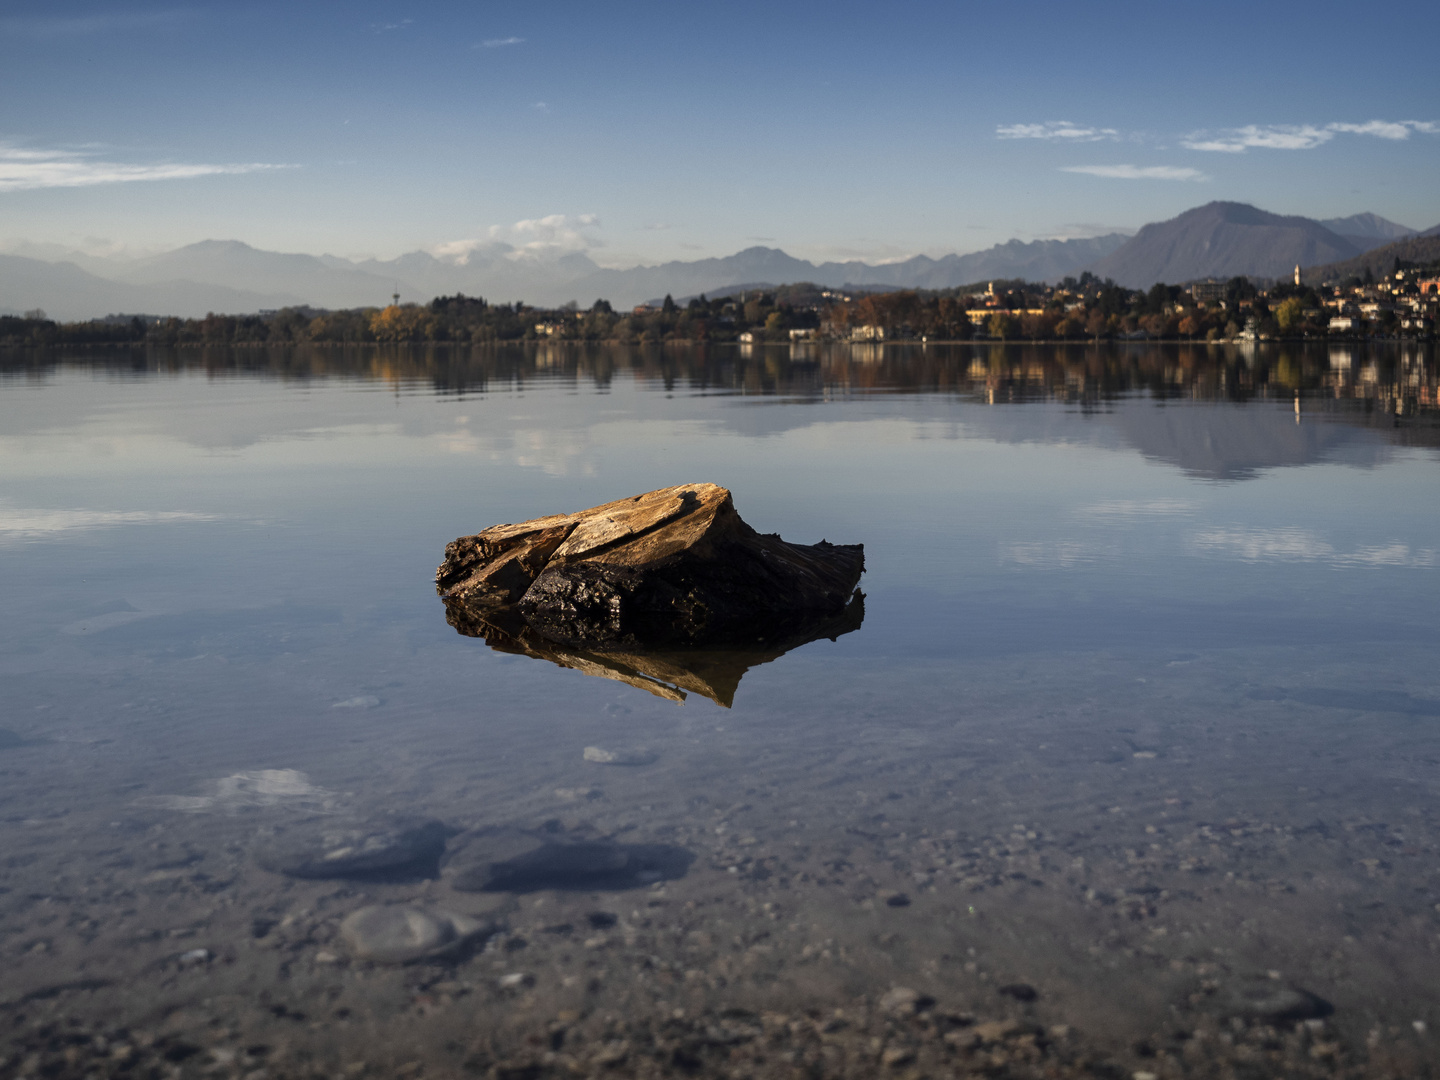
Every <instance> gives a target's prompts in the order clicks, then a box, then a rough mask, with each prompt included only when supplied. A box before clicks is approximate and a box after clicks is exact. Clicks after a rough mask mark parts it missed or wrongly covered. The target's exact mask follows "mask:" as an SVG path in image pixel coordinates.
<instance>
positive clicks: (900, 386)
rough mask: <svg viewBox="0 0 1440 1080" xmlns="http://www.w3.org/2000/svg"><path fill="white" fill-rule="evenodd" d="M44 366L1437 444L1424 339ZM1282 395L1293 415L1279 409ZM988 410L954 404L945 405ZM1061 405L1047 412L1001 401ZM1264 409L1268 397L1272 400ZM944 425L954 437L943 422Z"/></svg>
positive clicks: (1197, 451)
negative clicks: (877, 406)
mask: <svg viewBox="0 0 1440 1080" xmlns="http://www.w3.org/2000/svg"><path fill="white" fill-rule="evenodd" d="M61 366H65V367H77V366H78V367H84V368H89V369H103V370H105V371H107V372H115V371H120V372H124V373H126V374H129V375H132V376H134V375H139V376H143V375H146V374H162V373H163V374H169V373H176V372H182V371H189V370H194V371H203V372H205V373H206V374H208V375H211V376H223V375H241V376H249V377H253V378H274V379H279V380H283V381H287V382H289V381H308V380H315V379H326V378H337V379H339V378H344V379H362V380H369V381H375V382H383V383H385V384H386V385H388V386H391V387H394V388H395V389H397V390H399V389H400V388H402V387H406V388H410V389H412V390H416V391H423V390H426V389H428V390H431V391H433V392H436V393H441V394H470V393H480V392H485V391H496V390H501V391H503V390H509V389H512V388H519V387H523V386H527V385H536V384H539V385H544V384H545V383H546V382H556V383H577V382H578V383H584V382H586V381H588V382H589V383H590V384H591V385H593V386H595V387H597V388H606V387H608V386H610V385H611V383H612V382H614V381H615V380H617V379H629V380H633V382H634V383H635V384H636V385H637V386H639V387H640V388H642V389H654V390H657V391H664V392H671V391H674V390H676V389H680V390H682V391H688V392H691V393H705V394H716V393H719V394H724V393H730V394H734V395H738V396H741V397H743V398H745V399H746V400H749V399H752V398H753V399H756V400H762V401H763V400H777V401H784V402H786V403H789V404H802V403H817V404H818V403H821V402H826V401H834V400H835V399H837V398H849V399H852V400H853V399H854V398H856V397H861V396H876V397H879V396H888V395H897V394H917V395H925V397H926V400H925V401H924V402H923V403H922V402H916V403H914V404H912V405H909V406H907V408H906V415H907V417H908V418H910V419H915V420H917V421H924V420H942V421H946V422H950V423H952V424H953V423H954V422H955V421H957V420H959V421H963V425H964V429H965V432H966V433H967V434H970V435H975V436H979V437H984V438H993V439H995V440H997V441H1001V442H1011V441H1037V442H1042V443H1044V442H1052V441H1056V440H1059V439H1063V440H1065V441H1074V440H1075V439H1076V438H1077V437H1079V438H1081V439H1084V440H1090V441H1094V442H1097V443H1103V444H1106V445H1117V446H1118V445H1129V446H1132V447H1134V448H1136V449H1138V450H1140V452H1141V453H1143V454H1145V455H1146V456H1148V457H1151V458H1154V459H1156V460H1159V461H1164V462H1168V463H1171V464H1174V465H1177V466H1178V467H1180V468H1182V469H1184V470H1185V471H1187V472H1190V473H1192V474H1193V475H1197V476H1203V477H1209V478H1212V479H1243V478H1246V477H1248V476H1252V475H1254V474H1255V473H1256V472H1257V471H1259V470H1261V469H1265V468H1271V467H1277V466H1286V465H1302V464H1310V463H1313V462H1317V461H1347V462H1350V463H1353V464H1357V465H1369V464H1375V463H1378V462H1380V461H1382V460H1384V458H1385V456H1386V454H1387V453H1388V447H1390V446H1394V445H1400V446H1427V447H1435V446H1440V410H1437V407H1436V402H1437V400H1440V371H1437V365H1436V362H1435V352H1434V347H1433V346H1430V345H1424V346H1422V345H1416V344H1412V343H1401V342H1371V343H1363V344H1344V345H1338V344H1337V345H1325V344H1313V345H1291V344H1285V345H1264V344H1261V345H1254V344H1251V345H1223V346H1220V345H1204V344H1200V345H1186V344H1178V343H1159V344H1149V343H1099V344H1096V343H1088V344H1071V345H1047V344H1009V343H1005V344H1001V343H994V344H976V343H972V344H961V345H927V346H921V345H918V344H892V345H883V346H877V345H864V346H855V345H847V344H838V343H837V344H828V343H821V344H811V343H805V344H803V345H797V346H794V347H790V346H783V345H779V346H755V347H750V346H741V347H736V346H731V345H708V346H707V345H695V344H671V345H665V346H659V345H656V346H625V345H610V344H583V343H530V344H518V343H517V344H505V345H497V346H446V345H424V346H384V347H381V346H359V347H354V348H340V349H335V348H315V347H311V346H292V347H273V348H260V349H256V348H245V349H235V348H229V347H224V348H212V349H206V348H196V349H181V350H174V349H170V350H166V349H138V350H134V351H128V352H127V351H118V350H107V351H105V352H95V353H90V354H85V353H82V352H78V351H77V352H72V353H65V352H45V351H29V352H13V353H8V354H4V355H0V376H3V374H4V373H5V372H7V371H8V372H24V373H25V374H27V375H32V376H33V375H35V374H40V373H43V372H45V371H48V370H54V369H57V368H59V367H61ZM1297 392H1298V393H1299V395H1300V397H1301V402H1302V410H1301V421H1300V423H1298V424H1297V423H1296V422H1295V417H1294V414H1293V412H1290V411H1288V410H1289V409H1290V406H1291V405H1292V404H1293V402H1294V399H1295V396H1296V394H1297ZM957 401H959V402H982V403H985V404H987V405H994V406H996V408H994V409H993V410H992V409H987V410H975V409H970V410H966V411H965V412H963V413H960V412H957V411H956V409H955V408H954V402H957ZM1037 402H1045V403H1060V404H1064V405H1066V406H1069V407H1072V408H1073V409H1074V410H1077V411H1078V412H1079V413H1080V415H1081V416H1083V417H1085V418H1087V419H1094V420H1096V423H1095V424H1094V425H1089V424H1077V423H1076V421H1075V419H1074V417H1073V416H1072V415H1069V414H1068V411H1067V413H1059V412H1057V411H1056V410H1053V409H1052V410H1025V409H1008V408H1002V407H1001V406H1005V405H1012V404H1028V403H1037ZM1156 402H1161V403H1165V404H1167V405H1169V404H1171V403H1174V404H1177V405H1178V404H1182V403H1183V404H1186V405H1195V404H1197V403H1206V402H1223V403H1231V404H1235V405H1240V404H1243V403H1247V402H1254V403H1255V404H1256V407H1255V408H1253V409H1238V408H1237V409H1222V410H1214V409H1199V408H1165V409H1155V408H1153V407H1151V406H1152V405H1153V403H1156ZM1276 406H1279V407H1278V408H1277V407H1276ZM707 410H708V411H707V417H708V418H711V419H715V418H718V419H720V420H721V421H722V422H723V423H724V424H726V425H727V426H728V427H731V428H734V429H735V430H737V431H740V432H741V433H742V434H749V435H770V434H775V433H777V432H779V431H783V430H786V429H789V428H793V427H797V426H803V425H804V424H807V423H810V422H812V420H813V419H815V418H813V417H800V416H797V414H796V413H795V411H794V410H755V409H747V410H741V409H731V410H722V411H721V412H720V413H719V414H717V413H716V412H715V411H714V409H713V407H711V406H707ZM957 433H958V432H957Z"/></svg>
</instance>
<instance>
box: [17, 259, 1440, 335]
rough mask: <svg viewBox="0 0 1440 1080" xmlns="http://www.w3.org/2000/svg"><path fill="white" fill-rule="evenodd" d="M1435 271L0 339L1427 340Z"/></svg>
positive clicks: (474, 303) (462, 308)
mask: <svg viewBox="0 0 1440 1080" xmlns="http://www.w3.org/2000/svg"><path fill="white" fill-rule="evenodd" d="M1427 272H1428V273H1429V274H1430V277H1429V278H1427V277H1426V273H1427ZM1297 276H1298V275H1297ZM1367 277H1368V275H1367ZM1433 279H1434V271H1433V270H1429V269H1428V268H1401V269H1397V270H1396V271H1395V272H1394V274H1393V275H1389V276H1387V277H1386V278H1384V279H1382V280H1380V281H1376V280H1375V279H1374V278H1373V277H1370V278H1369V280H1361V279H1358V278H1357V279H1355V280H1353V281H1347V282H1342V283H1339V284H1333V285H1324V286H1313V285H1302V284H1290V283H1280V284H1276V285H1270V286H1269V287H1261V286H1260V285H1257V283H1255V282H1252V281H1250V280H1249V279H1247V278H1245V277H1235V278H1231V279H1229V280H1228V281H1224V282H1204V283H1197V284H1192V285H1189V286H1181V285H1165V284H1156V285H1154V286H1152V287H1151V288H1149V289H1127V288H1124V287H1122V286H1119V285H1116V284H1115V283H1114V282H1112V281H1109V280H1100V279H1098V278H1095V277H1094V276H1093V275H1090V274H1088V273H1087V274H1084V275H1081V277H1079V278H1066V279H1064V280H1063V281H1062V282H1060V283H1059V284H1058V285H1054V286H1049V285H1041V284H1034V283H1030V282H1025V281H994V282H989V283H987V284H986V285H985V286H984V287H983V288H976V287H969V288H964V289H947V290H940V291H920V290H896V291H885V292H880V291H868V292H867V291H864V290H859V289H856V290H851V291H840V290H830V289H821V288H820V287H818V286H814V285H803V284H802V285H786V286H780V287H777V288H765V289H754V290H747V291H744V292H739V293H735V294H732V295H728V296H724V297H717V298H714V299H707V298H706V297H705V296H698V297H695V298H694V299H691V300H688V301H686V302H683V303H677V302H675V301H674V300H673V299H672V298H671V297H669V296H667V297H666V298H665V299H664V300H663V301H661V302H658V303H654V304H641V305H637V306H636V307H634V308H632V309H630V310H628V311H625V310H616V309H615V308H614V307H613V306H612V305H611V304H610V303H609V302H607V301H605V300H597V301H596V302H595V303H594V304H592V305H591V306H590V307H589V308H585V309H582V308H580V307H579V306H578V305H577V304H574V303H571V304H567V305H564V306H562V307H558V308H545V307H537V306H531V305H528V304H524V303H521V302H514V303H491V302H489V301H487V300H485V299H483V298H480V297H469V296H463V295H459V294H457V295H455V296H440V297H436V298H435V299H434V300H432V301H430V302H429V303H428V304H398V303H396V304H391V305H388V306H386V307H373V308H356V309H350V310H342V311H326V310H318V309H314V308H310V307H287V308H281V309H279V310H276V311H265V312H259V313H257V314H253V315H217V314H210V315H207V316H205V317H204V318H203V319H182V318H174V317H162V316H153V315H133V316H126V315H112V316H108V317H106V318H104V319H95V320H90V321H85V322H57V321H55V320H53V319H49V318H47V317H46V316H45V313H44V312H43V311H31V312H27V313H26V314H25V315H23V316H0V346H8V347H44V346H52V345H112V344H113V345H134V344H153V345H165V346H177V345H274V344H316V345H352V344H363V343H396V344H398V343H405V342H449V343H456V344H485V343H488V342H498V341H527V340H549V341H588V342H600V341H604V342H618V343H624V344H642V343H658V342H665V341H683V342H717V343H725V342H738V343H740V344H760V343H770V342H794V341H804V340H832V341H834V340H840V341H858V342H880V341H896V340H902V341H903V340H921V341H935V342H939V341H970V340H1000V341H1068V340H1089V339H1110V340H1114V339H1151V340H1182V341H1197V340H1201V341H1233V340H1244V339H1250V340H1255V339H1265V338H1270V339H1281V338H1284V339H1299V338H1336V337H1338V338H1356V337H1374V336H1380V337H1419V338H1428V337H1432V336H1433V333H1434V322H1435V316H1436V315H1437V314H1440V312H1437V311H1436V310H1435V309H1436V308H1437V306H1440V283H1437V282H1436V281H1435V280H1433ZM1427 286H1429V287H1431V288H1430V290H1429V291H1427V288H1426V287H1427Z"/></svg>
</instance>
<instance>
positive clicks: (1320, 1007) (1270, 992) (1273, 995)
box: [1214, 975, 1335, 1024]
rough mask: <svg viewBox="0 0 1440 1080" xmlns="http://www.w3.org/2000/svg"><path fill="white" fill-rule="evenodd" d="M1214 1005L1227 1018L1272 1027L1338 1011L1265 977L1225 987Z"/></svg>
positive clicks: (1297, 988) (1301, 991) (1304, 991)
mask: <svg viewBox="0 0 1440 1080" xmlns="http://www.w3.org/2000/svg"><path fill="white" fill-rule="evenodd" d="M1214 1004H1215V1006H1216V1007H1217V1008H1218V1010H1219V1011H1220V1012H1221V1013H1222V1014H1223V1015H1225V1016H1238V1017H1240V1018H1242V1019H1245V1020H1259V1021H1262V1022H1264V1023H1271V1024H1274V1023H1280V1022H1284V1021H1291V1020H1310V1019H1313V1018H1318V1017H1324V1016H1329V1015H1330V1014H1331V1013H1333V1012H1334V1011H1335V1008H1334V1006H1332V1005H1331V1004H1330V1003H1329V1002H1328V1001H1326V1000H1325V999H1324V998H1322V997H1319V996H1317V995H1315V994H1312V993H1310V991H1308V990H1302V989H1301V988H1300V987H1298V986H1291V985H1290V984H1288V983H1284V982H1281V981H1279V980H1278V979H1271V978H1268V977H1266V976H1263V975H1260V976H1256V977H1254V978H1250V979H1239V980H1237V981H1235V982H1232V983H1230V984H1228V985H1226V986H1223V987H1222V988H1221V989H1220V991H1219V992H1218V993H1217V994H1216V995H1215V1001H1214Z"/></svg>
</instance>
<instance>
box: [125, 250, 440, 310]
mask: <svg viewBox="0 0 1440 1080" xmlns="http://www.w3.org/2000/svg"><path fill="white" fill-rule="evenodd" d="M123 274H124V276H123V280H125V281H127V282H128V283H130V284H133V285H159V284H162V283H164V282H170V281H189V282H204V283H206V284H210V285H220V286H223V287H225V288H229V289H237V290H241V291H247V292H268V293H282V294H285V295H288V296H298V297H303V298H304V299H303V302H304V303H307V304H310V305H311V306H312V307H322V308H339V307H355V306H357V305H360V304H375V305H383V304H387V303H389V302H390V293H391V292H393V291H394V287H395V286H394V283H393V282H392V281H391V280H390V279H389V278H386V277H380V276H378V275H375V274H369V273H366V272H364V271H363V270H357V269H355V268H354V267H350V268H348V269H340V268H338V267H334V266H329V265H326V263H324V262H322V261H321V260H320V259H318V258H316V257H315V256H314V255H286V254H281V253H280V252H275V251H261V250H259V249H257V248H253V247H251V246H250V245H249V244H242V243H240V241H238V240H202V241H201V242H200V243H198V244H190V245H189V246H187V247H183V248H179V249H177V250H175V251H168V252H166V253H165V254H164V255H155V256H152V257H150V258H147V259H137V260H136V261H134V262H132V263H129V264H127V265H126V266H125V269H124V271H123ZM427 299H428V297H427Z"/></svg>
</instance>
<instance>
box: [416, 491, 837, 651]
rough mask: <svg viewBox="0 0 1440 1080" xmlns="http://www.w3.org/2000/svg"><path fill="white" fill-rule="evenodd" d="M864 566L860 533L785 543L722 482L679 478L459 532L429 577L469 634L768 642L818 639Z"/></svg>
mask: <svg viewBox="0 0 1440 1080" xmlns="http://www.w3.org/2000/svg"><path fill="white" fill-rule="evenodd" d="M864 569H865V553H864V548H863V547H862V546H861V545H859V544H853V545H837V544H829V543H826V542H825V541H823V540H822V541H821V542H820V543H818V544H812V545H804V544H790V543H786V542H785V541H784V540H781V539H780V537H778V536H775V535H763V534H761V533H757V532H756V531H755V530H754V529H752V528H751V527H750V526H749V525H747V524H745V522H744V521H742V520H741V519H740V515H739V514H737V513H736V512H735V504H734V502H733V501H732V499H731V497H730V492H729V491H727V490H726V489H725V488H722V487H717V486H716V485H715V484H684V485H681V486H679V487H672V488H662V489H661V490H659V491H651V492H648V493H646V494H644V495H636V496H635V497H633V498H629V499H621V500H619V501H618V502H612V503H606V504H605V505H604V506H596V507H593V508H592V509H589V510H582V511H580V512H579V513H575V514H556V515H554V516H551V517H543V518H536V519H534V520H533V521H525V522H521V523H520V524H518V525H494V526H491V527H490V528H488V529H486V530H485V531H484V532H481V533H477V534H476V535H474V536H463V537H461V538H460V539H458V540H455V541H453V542H452V543H450V544H447V545H446V547H445V562H444V563H443V564H442V565H441V566H440V568H439V569H438V570H437V571H436V574H435V585H436V589H437V590H438V591H439V593H440V595H441V596H442V597H443V598H444V600H445V603H446V607H447V609H448V611H449V615H450V621H451V623H452V624H453V625H455V626H456V628H457V629H460V630H461V632H462V633H464V632H467V631H466V630H465V629H464V626H465V625H467V624H471V625H475V626H479V625H481V624H483V625H485V626H489V627H492V628H495V629H498V630H504V631H505V632H506V633H508V634H509V635H511V636H512V637H513V638H520V637H524V636H526V632H527V631H529V636H531V637H533V636H534V635H539V636H540V637H542V638H544V639H545V640H546V641H549V642H555V643H560V644H566V645H589V646H596V645H604V646H622V645H624V646H640V647H653V646H662V645H671V646H677V645H678V646H682V647H683V646H715V645H745V646H763V645H765V644H767V643H772V642H773V643H775V644H777V645H778V644H780V643H781V642H782V641H785V640H786V639H789V640H790V641H792V642H793V641H795V640H797V639H798V638H805V639H806V640H813V637H814V636H817V635H813V634H812V635H811V636H810V637H809V638H806V637H805V635H806V631H807V629H809V628H812V627H814V626H815V625H816V624H817V623H818V624H824V623H826V622H827V621H828V620H834V619H836V618H837V617H840V616H842V615H843V613H845V612H846V610H847V606H848V605H850V603H851V600H852V599H855V598H856V597H857V595H858V594H857V591H856V585H857V583H858V582H859V580H860V575H861V574H862V573H863V572H864ZM855 625H858V622H856V623H855ZM847 628H851V629H853V626H850V627H847ZM840 632H844V631H843V630H841V631H840Z"/></svg>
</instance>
